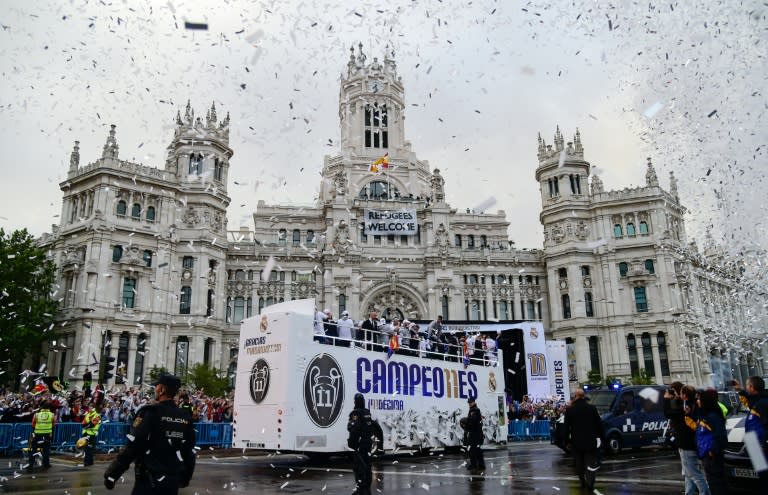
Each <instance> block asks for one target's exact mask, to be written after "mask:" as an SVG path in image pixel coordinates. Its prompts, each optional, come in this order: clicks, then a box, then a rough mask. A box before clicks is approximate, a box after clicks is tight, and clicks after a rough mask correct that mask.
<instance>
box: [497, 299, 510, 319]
mask: <svg viewBox="0 0 768 495" xmlns="http://www.w3.org/2000/svg"><path fill="white" fill-rule="evenodd" d="M499 319H501V320H508V319H509V315H508V314H507V301H499Z"/></svg>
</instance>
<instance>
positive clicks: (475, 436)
mask: <svg viewBox="0 0 768 495" xmlns="http://www.w3.org/2000/svg"><path fill="white" fill-rule="evenodd" d="M467 404H469V414H468V415H467V421H466V422H465V424H466V433H465V434H464V443H465V445H466V446H467V448H468V449H469V465H468V466H467V469H469V470H470V471H485V457H484V456H483V449H482V448H481V447H480V446H481V445H482V444H483V436H484V435H483V415H482V413H481V412H480V408H479V407H477V403H476V402H475V398H474V397H472V396H470V397H469V399H467Z"/></svg>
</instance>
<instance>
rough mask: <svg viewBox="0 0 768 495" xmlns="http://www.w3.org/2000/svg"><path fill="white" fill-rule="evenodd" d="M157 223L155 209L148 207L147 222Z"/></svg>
mask: <svg viewBox="0 0 768 495" xmlns="http://www.w3.org/2000/svg"><path fill="white" fill-rule="evenodd" d="M154 221H155V207H154V206H149V207H147V222H154Z"/></svg>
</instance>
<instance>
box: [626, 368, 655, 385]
mask: <svg viewBox="0 0 768 495" xmlns="http://www.w3.org/2000/svg"><path fill="white" fill-rule="evenodd" d="M630 380H631V381H632V385H652V384H653V377H651V376H648V372H647V371H645V368H640V371H638V372H637V374H636V375H632V378H631V379H630Z"/></svg>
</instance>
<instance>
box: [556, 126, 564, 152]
mask: <svg viewBox="0 0 768 495" xmlns="http://www.w3.org/2000/svg"><path fill="white" fill-rule="evenodd" d="M562 150H563V135H562V133H561V132H560V126H557V130H556V131H555V151H562Z"/></svg>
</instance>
